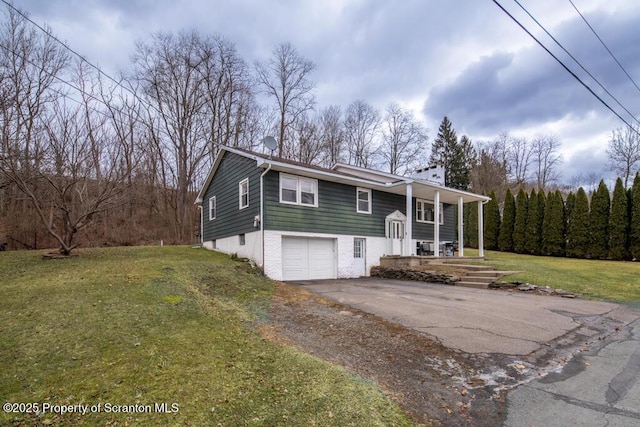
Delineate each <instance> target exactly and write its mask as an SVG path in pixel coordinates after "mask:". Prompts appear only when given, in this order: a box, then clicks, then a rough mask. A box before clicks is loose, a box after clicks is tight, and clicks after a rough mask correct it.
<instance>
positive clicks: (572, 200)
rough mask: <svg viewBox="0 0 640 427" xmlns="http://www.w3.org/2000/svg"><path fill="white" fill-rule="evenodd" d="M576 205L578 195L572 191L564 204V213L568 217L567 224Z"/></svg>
mask: <svg viewBox="0 0 640 427" xmlns="http://www.w3.org/2000/svg"><path fill="white" fill-rule="evenodd" d="M575 205H576V195H575V194H574V193H573V191H570V192H569V194H567V200H566V201H565V203H564V212H565V214H566V216H567V222H568V221H569V217H570V216H571V212H573V207H574V206H575Z"/></svg>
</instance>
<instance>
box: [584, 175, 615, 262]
mask: <svg viewBox="0 0 640 427" xmlns="http://www.w3.org/2000/svg"><path fill="white" fill-rule="evenodd" d="M610 201H611V197H610V195H609V189H608V188H607V186H606V184H605V183H604V181H603V180H601V181H600V184H599V185H598V189H597V190H596V191H594V193H593V194H592V195H591V211H590V213H589V231H590V240H591V247H590V250H589V256H590V257H591V258H597V259H605V258H607V256H608V255H609V215H610V209H611V208H610Z"/></svg>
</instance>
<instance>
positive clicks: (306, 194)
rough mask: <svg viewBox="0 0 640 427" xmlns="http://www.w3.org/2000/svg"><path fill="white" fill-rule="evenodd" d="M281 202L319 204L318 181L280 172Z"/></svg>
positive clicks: (307, 204) (304, 204)
mask: <svg viewBox="0 0 640 427" xmlns="http://www.w3.org/2000/svg"><path fill="white" fill-rule="evenodd" d="M280 203H290V204H294V205H303V206H316V207H317V206H318V181H317V180H315V179H311V178H302V177H299V176H293V175H285V174H280Z"/></svg>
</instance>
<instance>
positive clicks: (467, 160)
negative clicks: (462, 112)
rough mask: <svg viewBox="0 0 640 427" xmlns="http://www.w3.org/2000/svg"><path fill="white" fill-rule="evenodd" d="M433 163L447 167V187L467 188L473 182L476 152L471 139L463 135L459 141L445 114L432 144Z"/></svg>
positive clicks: (445, 177) (445, 179)
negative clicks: (472, 174) (472, 172)
mask: <svg viewBox="0 0 640 427" xmlns="http://www.w3.org/2000/svg"><path fill="white" fill-rule="evenodd" d="M429 162H430V163H431V164H432V165H436V164H438V165H442V166H444V168H445V172H444V181H445V185H446V186H447V187H451V188H457V189H460V190H467V189H468V188H469V185H470V184H471V168H472V167H473V165H474V162H475V152H474V149H473V145H472V144H471V140H470V139H469V138H468V137H467V136H465V135H463V136H462V138H461V139H460V141H459V142H458V136H457V135H456V131H455V130H454V129H453V125H452V124H451V121H450V120H449V118H448V117H447V116H444V118H443V119H442V123H440V127H439V128H438V135H437V136H436V139H434V141H433V144H432V146H431V157H430V158H429Z"/></svg>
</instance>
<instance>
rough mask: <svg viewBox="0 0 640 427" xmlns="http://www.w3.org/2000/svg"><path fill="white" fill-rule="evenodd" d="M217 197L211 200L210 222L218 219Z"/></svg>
mask: <svg viewBox="0 0 640 427" xmlns="http://www.w3.org/2000/svg"><path fill="white" fill-rule="evenodd" d="M216 208H217V206H216V196H213V197H211V198H210V199H209V221H211V220H214V219H216Z"/></svg>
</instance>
